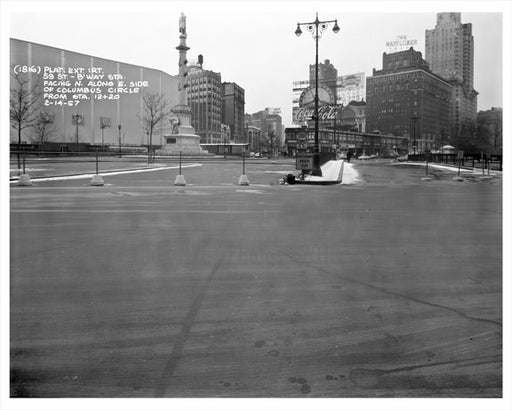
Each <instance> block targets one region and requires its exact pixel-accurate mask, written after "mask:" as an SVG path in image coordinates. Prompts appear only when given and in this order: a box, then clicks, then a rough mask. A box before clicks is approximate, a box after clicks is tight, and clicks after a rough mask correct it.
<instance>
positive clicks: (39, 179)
mask: <svg viewBox="0 0 512 410" xmlns="http://www.w3.org/2000/svg"><path fill="white" fill-rule="evenodd" d="M202 166H203V164H186V165H182V166H181V168H194V167H202ZM178 168H179V165H177V166H166V167H158V168H142V169H131V170H124V171H112V172H109V171H104V172H100V173H98V175H101V176H110V175H124V174H137V173H140V172H152V171H162V170H166V169H178ZM94 175H96V174H95V173H94V174H80V175H67V176H60V177H59V176H56V177H47V178H37V177H34V178H32V182H47V181H66V180H72V179H85V178H92V177H93V176H94ZM10 183H11V184H17V183H18V180H13V181H10Z"/></svg>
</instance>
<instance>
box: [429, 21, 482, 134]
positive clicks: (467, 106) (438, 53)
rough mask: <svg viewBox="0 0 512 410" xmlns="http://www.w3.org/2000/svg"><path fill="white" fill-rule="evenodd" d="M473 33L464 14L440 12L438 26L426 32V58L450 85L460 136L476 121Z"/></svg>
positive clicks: (453, 130)
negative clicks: (466, 123)
mask: <svg viewBox="0 0 512 410" xmlns="http://www.w3.org/2000/svg"><path fill="white" fill-rule="evenodd" d="M473 47H474V46H473V34H472V25H471V23H467V24H462V23H461V16H460V13H438V14H437V24H436V27H435V28H434V29H432V30H425V59H426V60H427V62H428V63H429V65H430V69H431V70H432V72H433V73H434V74H437V75H439V76H441V77H442V78H444V79H445V80H447V81H448V82H450V84H451V85H452V96H451V100H450V124H451V126H450V128H451V129H450V131H451V133H452V135H458V133H459V132H460V130H461V124H462V123H463V122H464V121H471V122H473V123H474V122H476V114H477V95H478V92H477V91H475V90H474V88H473V74H474V73H473V71H474V70H473V66H474V56H473V54H474V51H473Z"/></svg>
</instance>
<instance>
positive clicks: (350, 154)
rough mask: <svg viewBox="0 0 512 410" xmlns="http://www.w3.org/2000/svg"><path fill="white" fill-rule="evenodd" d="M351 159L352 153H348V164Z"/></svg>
mask: <svg viewBox="0 0 512 410" xmlns="http://www.w3.org/2000/svg"><path fill="white" fill-rule="evenodd" d="M350 158H352V151H348V152H347V162H350Z"/></svg>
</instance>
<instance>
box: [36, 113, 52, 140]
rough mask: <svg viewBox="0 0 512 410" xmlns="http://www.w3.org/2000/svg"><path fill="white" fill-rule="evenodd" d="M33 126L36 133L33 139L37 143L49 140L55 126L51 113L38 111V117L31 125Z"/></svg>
mask: <svg viewBox="0 0 512 410" xmlns="http://www.w3.org/2000/svg"><path fill="white" fill-rule="evenodd" d="M33 128H34V130H35V133H36V136H35V138H34V140H35V141H36V142H37V143H38V144H39V145H42V144H44V143H45V142H46V141H49V140H50V139H51V138H52V137H53V135H54V133H55V126H54V125H53V114H52V113H49V112H46V111H41V112H40V113H39V118H38V119H37V121H36V123H35V124H34V125H33Z"/></svg>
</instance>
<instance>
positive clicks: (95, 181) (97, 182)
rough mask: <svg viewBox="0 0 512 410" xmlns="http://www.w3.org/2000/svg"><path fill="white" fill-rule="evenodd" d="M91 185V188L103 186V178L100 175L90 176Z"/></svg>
mask: <svg viewBox="0 0 512 410" xmlns="http://www.w3.org/2000/svg"><path fill="white" fill-rule="evenodd" d="M91 185H93V186H103V185H104V182H103V177H102V176H101V175H99V174H94V175H93V176H92V180H91Z"/></svg>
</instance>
